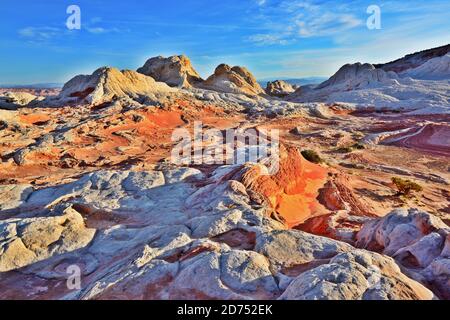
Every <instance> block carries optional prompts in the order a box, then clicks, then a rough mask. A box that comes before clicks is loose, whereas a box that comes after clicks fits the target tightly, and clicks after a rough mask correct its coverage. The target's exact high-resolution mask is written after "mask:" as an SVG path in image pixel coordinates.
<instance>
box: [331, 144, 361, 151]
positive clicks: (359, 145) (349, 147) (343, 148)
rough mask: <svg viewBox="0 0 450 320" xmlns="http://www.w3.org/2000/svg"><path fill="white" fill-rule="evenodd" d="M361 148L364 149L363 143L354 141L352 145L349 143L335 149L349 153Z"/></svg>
mask: <svg viewBox="0 0 450 320" xmlns="http://www.w3.org/2000/svg"><path fill="white" fill-rule="evenodd" d="M363 149H365V147H364V145H363V144H361V143H355V144H354V145H351V146H347V147H341V148H339V149H337V151H338V152H340V153H350V152H353V151H355V150H363Z"/></svg>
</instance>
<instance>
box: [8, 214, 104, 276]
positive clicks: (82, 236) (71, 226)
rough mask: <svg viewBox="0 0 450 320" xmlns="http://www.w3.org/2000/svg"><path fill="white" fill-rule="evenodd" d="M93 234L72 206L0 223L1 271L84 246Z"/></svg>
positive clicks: (93, 231)
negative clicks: (50, 214)
mask: <svg viewBox="0 0 450 320" xmlns="http://www.w3.org/2000/svg"><path fill="white" fill-rule="evenodd" d="M94 235H95V230H94V229H89V228H86V226H85V224H84V220H83V217H82V216H81V215H80V214H79V213H78V212H76V211H75V210H73V209H72V208H68V209H66V210H65V211H64V212H63V214H62V215H59V216H54V217H38V218H28V219H8V220H3V221H1V222H0V272H6V271H10V270H15V269H18V268H22V267H25V266H27V265H30V264H32V263H35V262H38V261H40V260H44V259H47V258H49V257H51V256H53V255H58V254H62V253H65V252H71V251H74V250H76V249H80V248H83V247H85V246H87V245H88V244H89V243H90V242H91V240H92V239H93V237H94Z"/></svg>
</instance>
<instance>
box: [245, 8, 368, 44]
mask: <svg viewBox="0 0 450 320" xmlns="http://www.w3.org/2000/svg"><path fill="white" fill-rule="evenodd" d="M261 12H262V13H261V15H260V16H259V20H260V21H261V24H262V27H266V28H267V29H268V30H270V31H268V32H267V33H264V34H263V33H258V34H255V35H252V36H250V37H247V40H248V41H250V42H254V43H257V44H260V45H271V44H286V43H289V42H292V41H295V40H298V39H300V38H309V37H326V36H334V35H336V34H338V33H340V32H343V31H346V30H350V29H353V28H356V27H358V26H361V25H363V21H362V20H361V19H359V18H357V17H356V16H355V15H354V14H352V13H351V12H349V10H348V7H347V6H346V5H335V6H326V5H316V4H314V2H313V1H283V2H281V3H279V4H278V5H276V6H272V7H267V8H266V7H264V8H261Z"/></svg>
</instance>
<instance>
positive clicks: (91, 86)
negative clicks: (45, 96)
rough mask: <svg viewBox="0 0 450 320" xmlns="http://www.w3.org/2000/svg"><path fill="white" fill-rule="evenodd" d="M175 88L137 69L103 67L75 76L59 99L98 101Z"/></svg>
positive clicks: (164, 91) (138, 95)
mask: <svg viewBox="0 0 450 320" xmlns="http://www.w3.org/2000/svg"><path fill="white" fill-rule="evenodd" d="M172 90H173V89H171V88H170V87H169V86H168V85H166V84H165V83H162V82H156V81H155V80H154V79H153V78H152V77H148V76H145V75H143V74H141V73H138V72H136V71H132V70H123V71H120V70H118V69H116V68H110V67H102V68H100V69H97V70H96V71H95V72H94V73H93V74H92V75H78V76H76V77H74V78H73V79H71V80H70V81H69V82H67V83H66V84H65V85H64V87H63V89H62V91H61V93H60V95H59V96H58V99H59V100H65V101H66V102H85V103H90V104H96V103H101V102H104V101H108V100H112V99H113V98H114V97H130V98H132V99H137V98H140V97H143V96H147V95H154V94H158V93H167V92H170V91H172Z"/></svg>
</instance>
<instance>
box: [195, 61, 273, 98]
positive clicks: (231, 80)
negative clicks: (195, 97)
mask: <svg viewBox="0 0 450 320" xmlns="http://www.w3.org/2000/svg"><path fill="white" fill-rule="evenodd" d="M202 87H203V88H206V89H210V90H216V91H220V92H228V93H237V94H246V95H259V94H262V93H264V90H263V89H262V88H261V86H260V85H259V83H258V82H257V81H256V79H255V77H254V76H253V75H252V74H251V73H250V71H248V70H247V69H246V68H244V67H239V66H235V67H230V66H229V65H227V64H221V65H219V66H218V67H217V68H216V70H215V71H214V74H213V75H212V76H210V77H209V78H208V79H206V81H205V82H204V83H203V84H202Z"/></svg>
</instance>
